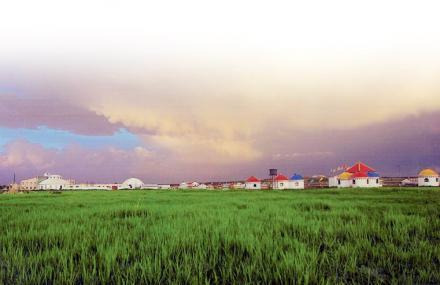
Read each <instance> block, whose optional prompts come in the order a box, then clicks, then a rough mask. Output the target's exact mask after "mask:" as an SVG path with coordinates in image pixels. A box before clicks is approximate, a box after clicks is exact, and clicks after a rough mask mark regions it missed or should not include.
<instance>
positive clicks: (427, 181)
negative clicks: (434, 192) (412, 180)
mask: <svg viewBox="0 0 440 285" xmlns="http://www.w3.org/2000/svg"><path fill="white" fill-rule="evenodd" d="M417 182H418V185H419V186H421V187H438V186H440V183H439V174H438V173H437V172H436V171H435V170H433V169H430V168H426V169H423V170H422V171H420V173H419V177H418V179H417Z"/></svg>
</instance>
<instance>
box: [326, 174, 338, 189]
mask: <svg viewBox="0 0 440 285" xmlns="http://www.w3.org/2000/svg"><path fill="white" fill-rule="evenodd" d="M328 187H338V177H337V176H333V177H329V178H328Z"/></svg>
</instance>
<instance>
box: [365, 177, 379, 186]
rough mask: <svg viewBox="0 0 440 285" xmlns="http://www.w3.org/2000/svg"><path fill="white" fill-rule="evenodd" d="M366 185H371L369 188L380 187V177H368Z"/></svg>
mask: <svg viewBox="0 0 440 285" xmlns="http://www.w3.org/2000/svg"><path fill="white" fill-rule="evenodd" d="M367 187H371V188H375V187H382V184H381V182H380V178H379V177H369V178H368V185H367Z"/></svg>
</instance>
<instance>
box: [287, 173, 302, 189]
mask: <svg viewBox="0 0 440 285" xmlns="http://www.w3.org/2000/svg"><path fill="white" fill-rule="evenodd" d="M289 189H304V177H303V176H302V175H300V174H297V173H294V174H293V175H292V176H291V177H290V180H289Z"/></svg>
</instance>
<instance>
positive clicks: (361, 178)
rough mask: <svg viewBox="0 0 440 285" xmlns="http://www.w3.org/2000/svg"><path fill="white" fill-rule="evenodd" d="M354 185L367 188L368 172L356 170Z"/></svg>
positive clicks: (353, 179)
mask: <svg viewBox="0 0 440 285" xmlns="http://www.w3.org/2000/svg"><path fill="white" fill-rule="evenodd" d="M352 183H353V184H352V187H354V188H365V187H368V174H367V173H365V172H362V171H361V172H356V173H354V174H353V176H352Z"/></svg>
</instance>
